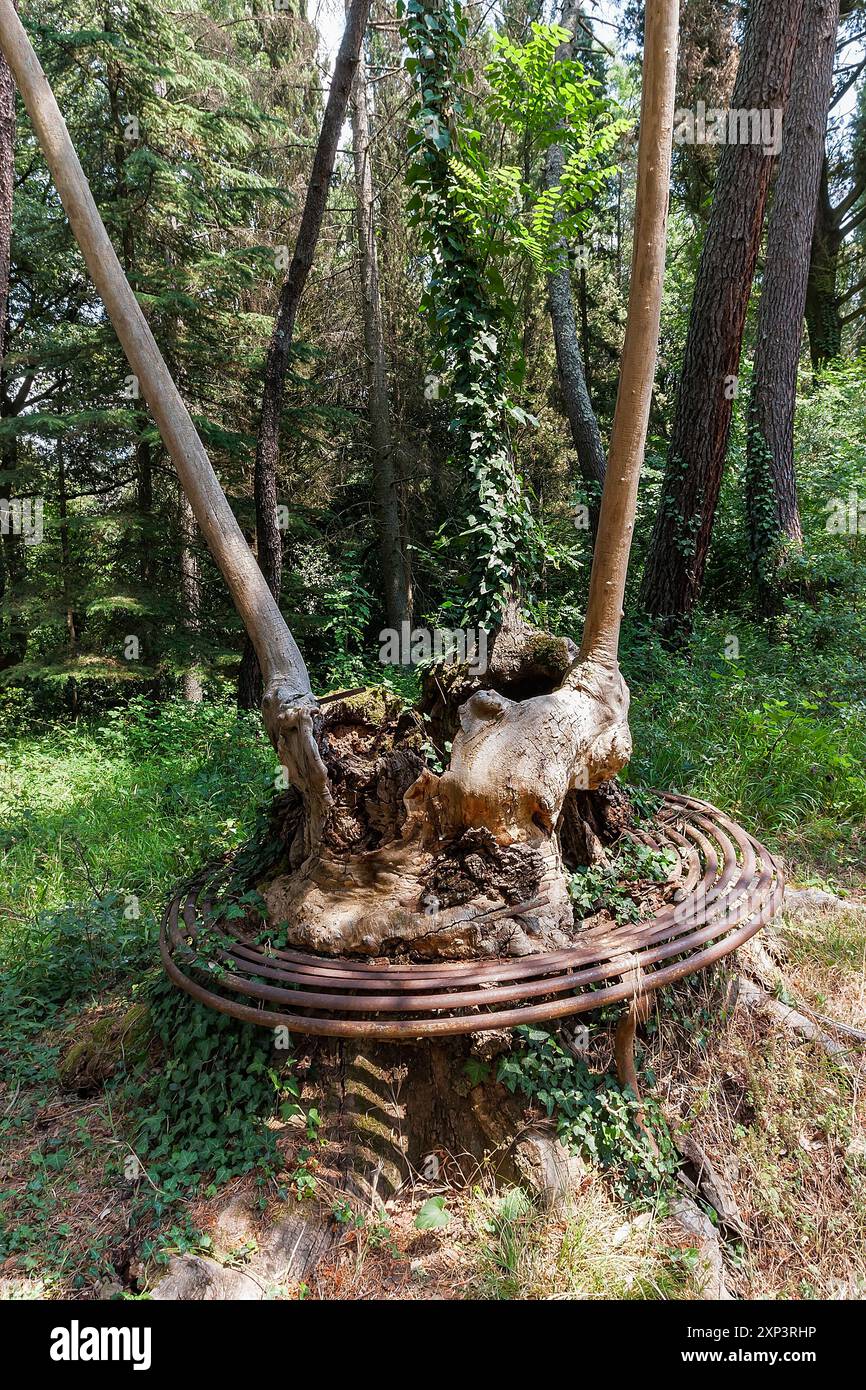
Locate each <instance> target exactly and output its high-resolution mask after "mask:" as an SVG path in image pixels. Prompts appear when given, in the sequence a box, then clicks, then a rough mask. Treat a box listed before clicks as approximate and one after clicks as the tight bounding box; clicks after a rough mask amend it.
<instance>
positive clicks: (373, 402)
mask: <svg viewBox="0 0 866 1390" xmlns="http://www.w3.org/2000/svg"><path fill="white" fill-rule="evenodd" d="M351 112H352V147H353V154H354V162H355V200H356V202H355V217H356V222H357V227H358V253H359V257H360V263H361V312H362V317H363V320H364V351H365V354H366V358H367V389H368V392H369V400H368V410H367V413H368V416H369V421H370V448H371V451H372V456H373V459H372V461H373V497H374V501H375V504H376V521H377V527H378V532H379V555H380V557H381V561H382V588H383V591H384V598H385V615H386V617H387V621H388V626H389V627H390V628H393V629H394V630H395V631H399V630H400V624H401V623H402V622H404V621H407V620H408V621H411V618H412V581H411V576H410V572H409V563H408V558H407V555H406V551H405V548H404V545H403V535H402V531H403V527H402V522H401V511H400V496H399V490H398V479H397V470H396V468H395V456H394V451H393V447H392V442H391V400H390V390H389V385H388V364H387V360H386V356H385V333H384V325H383V321H382V297H381V291H380V287H379V252H378V247H377V245H376V212H375V198H374V189H373V164H372V152H371V147H370V116H369V111H368V105H367V71H366V64H365V62H364V56H363V53H362V54H361V56H360V58H359V61H358V71H357V74H356V77H355V85H354V88H353V90H352V104H351Z"/></svg>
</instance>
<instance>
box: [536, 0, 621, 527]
mask: <svg viewBox="0 0 866 1390" xmlns="http://www.w3.org/2000/svg"><path fill="white" fill-rule="evenodd" d="M579 14H580V5H579V4H577V3H576V0H563V4H562V15H561V18H560V23H561V24H562V27H563V29H568V30H571V31H572V37H571V39H569V40H566V41H565V42H563V43H561V44H560V46H559V48H558V49H557V50H556V57H557V60H558V61H560V62H564V61H566V60H568V59H571V58H573V57H574V48H575V38H574V32H573V31H574V29H575V26H576V24H577V17H578V15H579ZM564 163H565V159H564V155H563V151H562V146H561V145H551V147H550V149H549V150H548V152H547V161H546V164H545V170H544V181H545V185H546V187H547V188H556V187H557V186H558V184H559V182H560V180H561V178H562V171H563V166H564ZM561 250H562V253H563V254H562V263H561V265H560V266H559V268H558V269H557V270H555V271H553V272H552V274H550V275H548V277H547V297H548V304H549V306H550V321H551V324H552V326H553V341H554V343H555V346H556V365H557V370H558V373H559V384H560V389H561V391H562V399H563V403H564V405H565V413H566V415H567V416H568V423H569V425H570V427H571V437H572V440H573V441H574V448H575V451H576V453H577V462H578V467H579V469H580V476H581V478H582V479H583V481H584V482H585V483H588V484H589V485H590V487H591V489H593V490H596V489H599V488H600V487H601V486H602V485H603V483H604V475H605V469H606V462H605V457H604V446H603V444H602V442H601V434H600V433H599V428H598V421H597V419H596V417H595V411H594V410H593V408H592V402H591V400H590V398H589V389H588V387H587V384H586V374H585V372H584V359H583V357H582V356H581V350H580V340H579V338H578V332H577V320H576V317H575V312H574V298H573V295H572V290H571V272H570V268H569V263H568V259H567V255H566V253H567V247H566V246H565V243H564V242H563V243H562V245H561ZM581 274H582V275H583V274H584V272H583V271H582V272H581ZM582 302H583V303H584V306H585V299H584V300H583V301H582ZM585 344H586V334H585V333H584V351H585V350H586V347H585ZM593 529H594V528H593Z"/></svg>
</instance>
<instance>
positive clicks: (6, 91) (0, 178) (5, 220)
mask: <svg viewBox="0 0 866 1390" xmlns="http://www.w3.org/2000/svg"><path fill="white" fill-rule="evenodd" d="M14 184H15V84H14V82H13V79H12V73H11V72H10V71H9V66H8V64H7V62H6V59H5V58H4V57H3V56H2V55H0V385H2V387H3V388H5V384H6V383H5V372H4V370H3V365H2V364H3V356H4V353H5V351H6V326H7V320H8V312H9V271H10V268H11V255H12V193H13V188H14ZM2 395H3V398H4V400H5V395H6V392H5V389H3V391H2ZM11 455H12V451H11V450H10V449H9V447H8V446H7V444H6V443H5V441H4V443H3V446H2V457H0V463H2V466H3V470H4V472H5V471H7V466H8V464H9V463H10V462H11V461H12V459H11ZM3 492H4V495H5V496H6V497H7V499H8V498H9V488H8V487H4V489H3ZM10 540H11V537H6V536H0V601H2V600H4V599H5V597H6V593H7V590H11V588H12V582H13V571H12V568H11V567H10V563H9V561H8V560H7V554H10V555H11V549H12V547H11V545H10V543H9V542H10ZM4 552H6V554H4ZM13 565H14V561H13ZM3 626H4V625H3V621H2V615H0V670H2V669H3V668H4V667H6V666H7V665H9V664H10V661H9V658H10V657H11V658H12V661H14V660H17V651H16V647H15V644H14V643H10V650H9V651H8V652H7V651H6V650H5V648H6V643H5V640H4V635H3ZM10 636H11V634H10Z"/></svg>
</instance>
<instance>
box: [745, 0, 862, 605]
mask: <svg viewBox="0 0 866 1390" xmlns="http://www.w3.org/2000/svg"><path fill="white" fill-rule="evenodd" d="M838 25H839V0H806V7H805V10H804V14H803V23H802V28H801V31H800V39H799V42H798V45H797V53H796V57H795V59H794V71H793V77H792V82H791V99H790V102H789V104H788V110H787V112H786V116H785V127H784V137H783V142H782V152H781V156H780V160H779V175H778V178H777V180H776V188H775V193H774V197H773V209H772V212H771V214H770V223H769V231H768V236H767V252H766V264H765V269H764V279H763V288H762V290H761V302H760V307H759V310H758V327H757V336H756V342H755V365H754V375H753V378H752V395H751V399H750V401H749V414H748V447H747V459H746V506H747V514H748V520H749V538H750V542H751V552H752V565H753V570H754V577H755V581H756V584H757V587H758V592H759V594H760V596H761V601H762V607H763V609H764V611H765V612H770V611H771V610H772V608H773V606H774V604H775V596H776V592H777V587H778V568H779V565H780V563H781V561H782V558H783V549H784V545H785V543H786V542H789V543H790V542H793V543H794V544H795V545H799V544H800V543H801V542H802V539H803V528H802V526H801V524H800V511H799V507H798V505H797V481H796V476H795V472H794V410H795V406H796V401H797V369H798V366H799V362H800V345H801V342H802V337H803V314H804V312H805V307H806V288H807V282H808V278H809V252H810V247H811V244H812V231H813V225H814V209H815V207H816V205H817V201H818V185H819V181H820V177H821V167H822V163H823V159H824V132H825V129H826V125H827V110H828V107H829V104H830V93H831V88H832V81H833V57H834V48H835V41H836V31H837V29H838Z"/></svg>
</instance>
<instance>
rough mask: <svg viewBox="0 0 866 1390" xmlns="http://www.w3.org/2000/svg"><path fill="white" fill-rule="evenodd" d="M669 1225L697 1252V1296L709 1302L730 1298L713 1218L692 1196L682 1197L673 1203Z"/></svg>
mask: <svg viewBox="0 0 866 1390" xmlns="http://www.w3.org/2000/svg"><path fill="white" fill-rule="evenodd" d="M669 1222H670V1225H671V1227H672V1229H673V1231H674V1233H675V1234H676V1235H677V1236H678V1237H679V1238H680V1241H681V1243H683V1237H685V1239H686V1240H687V1241H688V1242H689V1246H690V1248H691V1249H693V1250H695V1251H696V1252H697V1256H698V1261H697V1267H696V1269H695V1281H696V1283H697V1286H698V1289H699V1293H698V1297H699V1298H702V1299H705V1300H707V1301H708V1302H718V1301H720V1300H727V1299H730V1297H731V1294H730V1293H729V1292H728V1289H727V1285H726V1284H725V1264H724V1260H723V1258H722V1247H721V1245H720V1243H719V1233H718V1231H717V1229H716V1227H715V1226H714V1225H713V1223H712V1221H711V1220H710V1218H709V1217H708V1216H707V1215H706V1213H705V1212H703V1211H701V1209H700V1207H699V1206H698V1205H697V1203H696V1202H693V1201H692V1199H691V1198H690V1197H681V1198H679V1199H678V1200H677V1201H676V1202H673V1203H672V1204H671V1209H670V1217H669Z"/></svg>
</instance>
